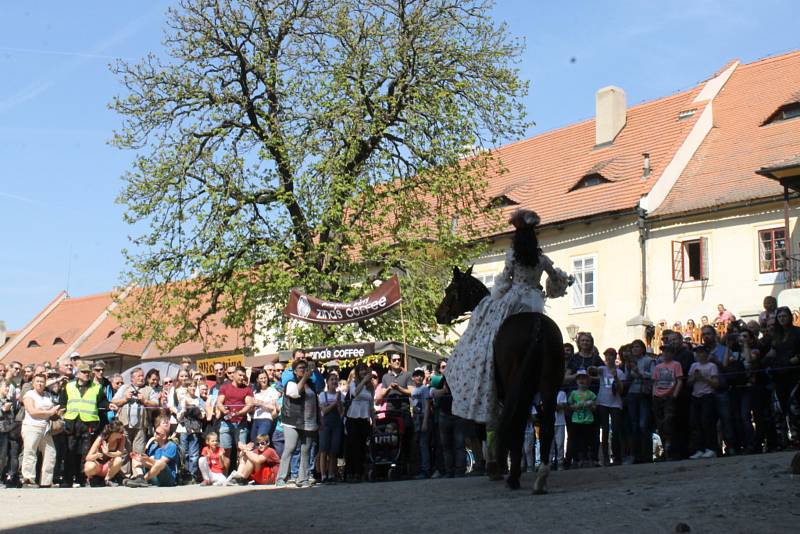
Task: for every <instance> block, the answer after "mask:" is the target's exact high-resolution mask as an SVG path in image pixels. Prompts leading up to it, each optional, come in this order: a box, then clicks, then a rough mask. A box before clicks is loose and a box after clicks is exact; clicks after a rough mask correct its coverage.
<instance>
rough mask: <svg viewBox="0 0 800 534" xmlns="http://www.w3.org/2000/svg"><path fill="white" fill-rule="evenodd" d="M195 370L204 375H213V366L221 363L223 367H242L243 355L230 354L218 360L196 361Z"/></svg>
mask: <svg viewBox="0 0 800 534" xmlns="http://www.w3.org/2000/svg"><path fill="white" fill-rule="evenodd" d="M196 363H197V370H198V371H199V372H201V373H203V374H204V375H213V374H214V364H217V363H221V364H222V365H224V366H225V367H230V366H231V365H244V355H243V354H231V355H230V356H220V357H218V358H206V359H204V360H197V362H196Z"/></svg>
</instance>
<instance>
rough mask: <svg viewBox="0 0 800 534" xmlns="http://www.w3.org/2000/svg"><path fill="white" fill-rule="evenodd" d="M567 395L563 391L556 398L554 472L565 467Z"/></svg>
mask: <svg viewBox="0 0 800 534" xmlns="http://www.w3.org/2000/svg"><path fill="white" fill-rule="evenodd" d="M568 406H569V404H568V403H567V393H566V392H565V391H564V390H563V389H559V390H558V396H557V397H556V426H555V433H554V434H553V452H552V456H553V458H552V461H551V465H552V468H553V470H554V471H555V470H557V469H558V466H559V465H561V466H563V465H564V452H565V451H564V443H565V441H566V436H567V418H566V413H567V407H568Z"/></svg>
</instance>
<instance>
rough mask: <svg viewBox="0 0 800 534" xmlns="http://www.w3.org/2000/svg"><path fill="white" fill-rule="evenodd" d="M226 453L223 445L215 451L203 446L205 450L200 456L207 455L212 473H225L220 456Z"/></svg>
mask: <svg viewBox="0 0 800 534" xmlns="http://www.w3.org/2000/svg"><path fill="white" fill-rule="evenodd" d="M224 453H225V449H223V448H222V447H217V450H215V451H212V450H211V449H209V448H208V447H203V450H202V451H201V452H200V456H205V457H206V458H208V468H209V469H210V470H211V472H212V473H220V474H224V473H223V471H222V461H220V458H221V457H222V455H223V454H224Z"/></svg>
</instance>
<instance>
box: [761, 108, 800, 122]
mask: <svg viewBox="0 0 800 534" xmlns="http://www.w3.org/2000/svg"><path fill="white" fill-rule="evenodd" d="M797 117H800V102H791V103H789V104H784V105H782V106H781V107H779V108H778V110H777V111H776V112H775V113H773V114H772V115H770V116H769V118H768V119H767V120H765V121H764V123H763V124H762V125H761V126H764V125H766V124H772V123H773V122H780V121H787V120H789V119H794V118H797Z"/></svg>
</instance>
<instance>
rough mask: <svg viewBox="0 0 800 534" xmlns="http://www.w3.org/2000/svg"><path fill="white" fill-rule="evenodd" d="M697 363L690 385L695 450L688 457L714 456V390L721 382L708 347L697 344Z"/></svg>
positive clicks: (715, 429)
mask: <svg viewBox="0 0 800 534" xmlns="http://www.w3.org/2000/svg"><path fill="white" fill-rule="evenodd" d="M694 359H695V362H694V363H693V364H692V366H691V367H690V368H689V378H688V380H687V382H688V385H689V386H690V387H691V388H692V403H691V413H690V418H689V425H690V428H691V432H692V434H691V445H692V449H693V450H694V451H695V452H694V454H692V455H691V456H690V457H689V458H691V459H692V460H697V459H699V458H714V457H716V456H717V453H716V450H715V449H716V448H717V417H716V413H715V401H714V391H716V388H717V386H718V385H719V371H718V369H717V366H716V365H715V364H714V363H712V362H709V361H708V349H707V348H706V347H705V346H703V345H698V346H697V347H695V349H694Z"/></svg>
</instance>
